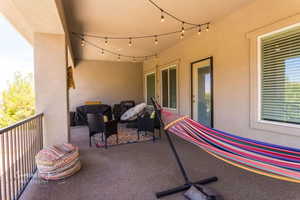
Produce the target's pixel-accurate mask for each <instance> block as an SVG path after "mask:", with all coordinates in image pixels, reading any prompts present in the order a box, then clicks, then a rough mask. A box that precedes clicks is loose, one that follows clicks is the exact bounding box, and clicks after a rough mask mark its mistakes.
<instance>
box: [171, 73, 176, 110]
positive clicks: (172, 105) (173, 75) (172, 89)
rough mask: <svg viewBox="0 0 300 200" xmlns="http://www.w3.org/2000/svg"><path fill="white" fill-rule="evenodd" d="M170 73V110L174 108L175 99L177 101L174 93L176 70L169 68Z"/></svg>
mask: <svg viewBox="0 0 300 200" xmlns="http://www.w3.org/2000/svg"><path fill="white" fill-rule="evenodd" d="M169 73H170V91H169V92H170V95H169V96H170V108H176V104H177V102H176V99H177V92H176V83H177V81H176V68H171V69H170V70H169Z"/></svg>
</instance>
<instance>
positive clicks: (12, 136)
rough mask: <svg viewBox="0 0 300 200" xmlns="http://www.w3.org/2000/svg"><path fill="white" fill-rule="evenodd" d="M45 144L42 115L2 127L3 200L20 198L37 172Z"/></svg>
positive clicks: (0, 176)
mask: <svg viewBox="0 0 300 200" xmlns="http://www.w3.org/2000/svg"><path fill="white" fill-rule="evenodd" d="M42 147H43V114H38V115H35V116H32V117H30V118H28V119H26V120H24V121H21V122H18V123H16V124H14V125H12V126H9V127H7V128H4V129H0V199H1V200H13V199H18V198H19V197H20V195H21V194H22V192H23V190H24V189H25V187H26V185H27V184H28V182H29V181H30V179H31V177H32V176H33V174H34V172H35V171H36V164H35V155H36V154H37V153H38V151H39V150H40V149H41V148H42Z"/></svg>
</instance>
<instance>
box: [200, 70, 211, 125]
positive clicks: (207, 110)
mask: <svg viewBox="0 0 300 200" xmlns="http://www.w3.org/2000/svg"><path fill="white" fill-rule="evenodd" d="M197 75H198V83H197V84H198V91H197V96H198V106H197V107H198V110H197V112H198V121H199V122H200V123H202V124H204V125H206V126H209V127H210V126H211V70H210V67H201V68H198V72H197Z"/></svg>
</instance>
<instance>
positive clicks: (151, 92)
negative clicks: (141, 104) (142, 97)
mask: <svg viewBox="0 0 300 200" xmlns="http://www.w3.org/2000/svg"><path fill="white" fill-rule="evenodd" d="M146 79H147V104H148V105H152V103H151V97H155V74H149V75H147V77H146Z"/></svg>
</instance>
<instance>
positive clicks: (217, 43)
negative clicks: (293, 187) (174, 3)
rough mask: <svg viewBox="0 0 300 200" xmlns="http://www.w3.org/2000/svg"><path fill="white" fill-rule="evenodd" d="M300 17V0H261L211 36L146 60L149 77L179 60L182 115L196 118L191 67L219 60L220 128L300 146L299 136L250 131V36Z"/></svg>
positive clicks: (216, 104)
mask: <svg viewBox="0 0 300 200" xmlns="http://www.w3.org/2000/svg"><path fill="white" fill-rule="evenodd" d="M296 13H300V1H299V0H285V1H282V0H256V1H254V2H253V3H251V4H249V5H247V6H245V7H243V8H241V9H239V10H238V11H236V12H233V13H231V14H230V15H228V16H226V17H225V18H223V19H222V20H219V21H217V22H215V23H213V25H212V28H211V30H210V32H208V33H202V35H201V36H198V35H197V34H195V35H194V36H192V37H190V38H186V39H184V40H183V41H181V42H179V43H178V44H176V45H175V46H173V47H172V48H169V49H167V50H166V51H164V52H162V53H161V54H160V55H159V58H158V59H155V60H149V61H146V62H145V63H144V66H143V68H144V73H147V72H149V71H153V70H155V66H156V65H164V64H166V63H169V62H172V61H174V60H178V61H179V106H180V107H179V113H180V114H190V112H191V110H190V107H191V100H190V96H191V94H190V79H191V77H190V63H191V62H193V61H196V60H199V59H203V58H206V57H209V56H213V58H214V111H215V113H214V122H215V128H217V129H220V130H224V131H228V132H232V133H235V134H238V135H241V136H246V137H250V138H254V139H259V140H263V141H268V142H273V143H277V144H285V145H290V146H297V147H300V143H299V141H300V138H299V137H295V136H290V135H287V134H280V133H276V132H269V131H262V130H258V129H253V128H250V87H251V86H250V73H249V71H250V69H249V67H250V56H249V54H250V53H249V51H250V45H249V43H250V42H249V40H248V39H247V37H246V35H247V33H249V32H250V31H253V30H255V29H257V28H261V27H264V26H267V25H269V24H271V23H275V22H276V21H278V20H280V19H283V18H287V17H289V16H293V15H295V14H296ZM157 78H158V79H159V76H157ZM159 88H160V85H159V80H158V84H157V89H159ZM157 91H159V90H157ZM296 134H297V133H296ZM298 134H299V136H300V130H299V132H298Z"/></svg>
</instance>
